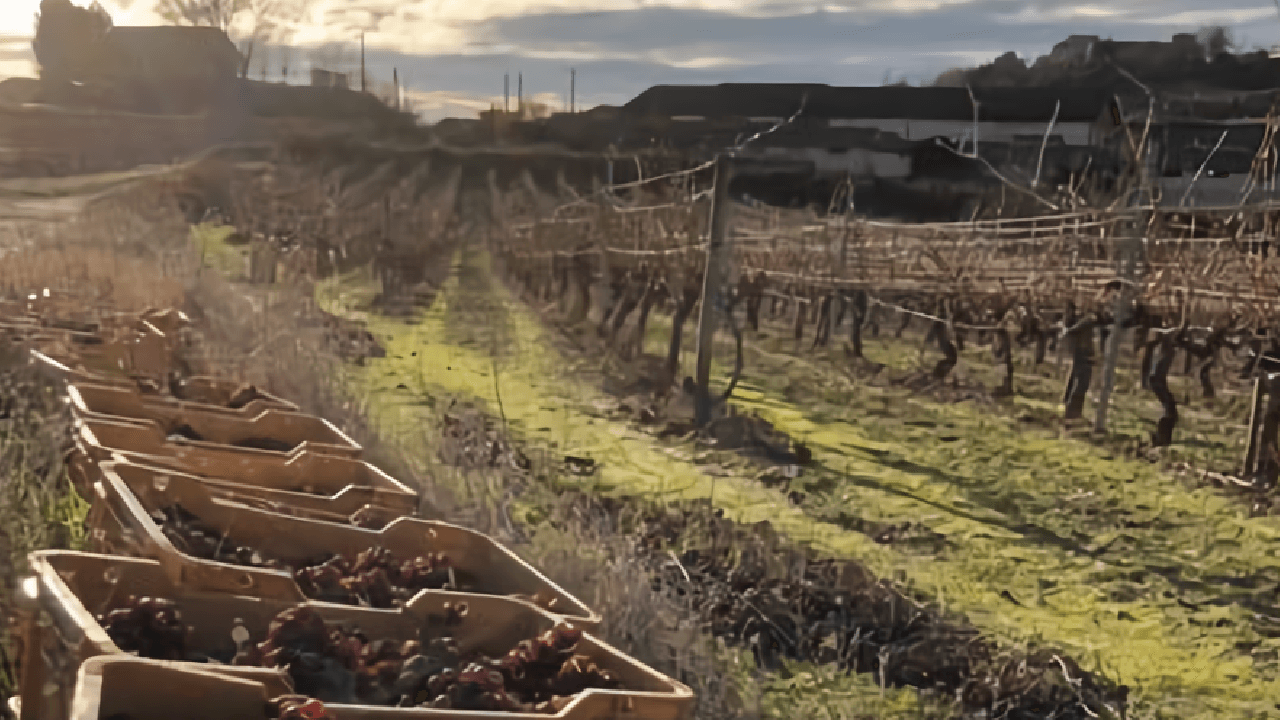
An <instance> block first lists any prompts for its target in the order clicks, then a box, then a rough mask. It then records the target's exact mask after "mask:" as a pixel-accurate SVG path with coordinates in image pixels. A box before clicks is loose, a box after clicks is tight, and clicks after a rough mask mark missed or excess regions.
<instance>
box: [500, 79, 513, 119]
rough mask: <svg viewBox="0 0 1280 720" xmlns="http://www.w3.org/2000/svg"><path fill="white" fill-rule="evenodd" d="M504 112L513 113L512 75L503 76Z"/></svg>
mask: <svg viewBox="0 0 1280 720" xmlns="http://www.w3.org/2000/svg"><path fill="white" fill-rule="evenodd" d="M502 112H503V113H504V114H506V113H510V112H511V73H506V74H505V75H503V76H502Z"/></svg>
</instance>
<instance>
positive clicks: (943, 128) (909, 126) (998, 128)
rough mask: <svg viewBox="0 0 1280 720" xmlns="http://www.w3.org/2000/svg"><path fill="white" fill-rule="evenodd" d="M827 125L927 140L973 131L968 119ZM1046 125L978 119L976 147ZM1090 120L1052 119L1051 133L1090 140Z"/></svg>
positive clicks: (1075, 141) (1072, 141)
mask: <svg viewBox="0 0 1280 720" xmlns="http://www.w3.org/2000/svg"><path fill="white" fill-rule="evenodd" d="M830 126H831V127H844V128H850V127H852V128H869V129H875V130H880V131H882V132H891V133H897V134H898V135H899V136H901V137H902V138H903V139H904V140H927V139H929V138H932V137H946V138H952V139H954V140H962V139H968V138H969V137H970V136H971V135H972V134H973V123H972V122H961V121H957V120H895V119H890V120H831V121H830ZM1048 126H1049V118H1045V121H1044V122H1042V123H996V122H979V123H978V147H979V148H981V147H982V142H983V141H984V140H991V141H997V142H1009V141H1011V140H1013V138H1014V136H1015V135H1036V136H1043V135H1044V131H1045V129H1046V128H1048ZM1093 131H1094V125H1093V123H1054V126H1053V134H1054V135H1058V136H1060V137H1062V140H1063V142H1065V143H1066V144H1067V145H1091V144H1093Z"/></svg>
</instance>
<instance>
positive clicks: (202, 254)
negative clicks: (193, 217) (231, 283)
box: [191, 223, 249, 280]
mask: <svg viewBox="0 0 1280 720" xmlns="http://www.w3.org/2000/svg"><path fill="white" fill-rule="evenodd" d="M234 232H235V228H233V227H230V226H227V225H217V224H213V223H205V224H202V225H195V226H193V227H192V228H191V239H192V242H193V244H194V245H195V250H196V253H197V254H198V256H199V258H200V263H201V265H202V266H204V267H208V268H212V269H215V270H217V271H218V272H220V273H222V275H223V276H224V277H226V278H227V279H228V280H234V279H236V278H241V277H243V276H244V275H245V268H246V267H247V265H246V263H247V262H248V257H249V251H248V249H247V248H244V247H236V246H233V245H228V244H227V238H228V237H230V236H231V235H232V233H234Z"/></svg>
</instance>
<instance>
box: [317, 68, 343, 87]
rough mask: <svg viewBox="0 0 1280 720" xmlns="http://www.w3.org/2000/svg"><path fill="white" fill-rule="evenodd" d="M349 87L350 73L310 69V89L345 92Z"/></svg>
mask: <svg viewBox="0 0 1280 720" xmlns="http://www.w3.org/2000/svg"><path fill="white" fill-rule="evenodd" d="M350 86H351V75H350V73H342V72H333V71H332V70H324V69H321V68H316V67H313V68H311V87H324V88H338V89H341V90H347V89H349V88H350Z"/></svg>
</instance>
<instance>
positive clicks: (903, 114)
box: [623, 84, 1109, 145]
mask: <svg viewBox="0 0 1280 720" xmlns="http://www.w3.org/2000/svg"><path fill="white" fill-rule="evenodd" d="M974 92H975V95H974V96H971V95H970V93H969V91H968V90H967V89H965V88H947V87H924V88H919V87H902V86H891V87H831V86H829V85H782V84H779V85H765V84H726V85H716V86H712V87H701V86H676V85H659V86H657V87H653V88H650V89H649V90H646V91H645V92H644V93H641V94H640V95H639V96H638V97H636V98H635V99H634V100H632V101H631V102H629V103H627V104H626V105H625V106H624V107H623V113H624V114H626V115H628V116H629V117H630V118H631V119H632V120H633V121H637V122H641V123H653V122H655V121H657V122H659V123H661V122H663V121H672V122H677V123H678V122H699V121H715V122H726V121H727V122H735V121H736V122H738V123H740V124H743V125H762V126H763V125H769V124H773V123H778V122H781V121H782V120H783V119H785V118H788V117H790V116H792V115H795V114H796V113H797V112H799V111H800V109H801V107H802V103H803V108H804V110H803V112H801V113H799V115H798V116H797V118H796V124H797V126H799V127H801V128H803V129H805V130H817V129H825V128H863V129H870V130H878V131H880V132H884V133H893V134H895V135H897V136H898V137H899V138H901V139H903V140H927V139H931V138H935V137H942V138H946V139H948V140H951V141H953V142H956V143H959V144H961V145H971V144H972V141H973V137H974V134H975V126H976V134H977V138H978V142H979V143H981V142H982V141H983V140H993V141H998V142H1009V141H1012V140H1013V139H1014V138H1015V137H1019V136H1024V135H1028V134H1032V135H1042V134H1044V132H1045V130H1046V128H1047V127H1048V125H1049V122H1050V121H1051V120H1053V132H1052V135H1053V136H1056V137H1058V138H1060V139H1061V140H1062V142H1065V143H1067V144H1068V145H1094V144H1097V143H1098V142H1100V140H1101V139H1102V137H1103V136H1104V135H1105V134H1107V133H1108V132H1109V131H1108V130H1107V123H1106V120H1107V118H1108V116H1109V97H1108V94H1107V93H1106V92H1104V91H1101V90H1048V89H1042V88H986V89H979V90H975V91H974ZM975 100H976V103H975ZM1055 108H1056V117H1057V119H1056V120H1054V117H1055Z"/></svg>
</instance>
